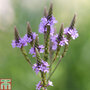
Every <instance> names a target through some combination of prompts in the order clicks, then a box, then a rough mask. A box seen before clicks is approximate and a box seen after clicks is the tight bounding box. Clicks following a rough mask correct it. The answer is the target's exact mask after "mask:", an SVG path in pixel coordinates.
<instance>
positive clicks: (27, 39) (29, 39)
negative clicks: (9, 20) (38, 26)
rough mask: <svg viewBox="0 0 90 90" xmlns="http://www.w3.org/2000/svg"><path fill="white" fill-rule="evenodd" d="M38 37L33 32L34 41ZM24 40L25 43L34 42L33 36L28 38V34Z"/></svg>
mask: <svg viewBox="0 0 90 90" xmlns="http://www.w3.org/2000/svg"><path fill="white" fill-rule="evenodd" d="M36 35H37V34H36V33H35V32H33V33H32V36H33V40H35V38H36ZM23 40H24V41H26V42H27V43H30V42H31V41H32V38H31V36H30V37H28V35H27V34H25V36H24V37H23Z"/></svg>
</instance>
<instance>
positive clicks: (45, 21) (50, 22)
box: [39, 16, 57, 35]
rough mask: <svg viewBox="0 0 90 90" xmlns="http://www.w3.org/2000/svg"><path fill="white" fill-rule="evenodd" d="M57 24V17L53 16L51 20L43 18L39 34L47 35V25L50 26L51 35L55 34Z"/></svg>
mask: <svg viewBox="0 0 90 90" xmlns="http://www.w3.org/2000/svg"><path fill="white" fill-rule="evenodd" d="M55 23H57V21H56V20H55V17H54V16H52V17H51V18H50V19H49V20H48V19H47V18H46V17H43V18H41V22H40V25H39V32H40V33H46V32H47V25H49V26H50V35H53V34H54V24H55Z"/></svg>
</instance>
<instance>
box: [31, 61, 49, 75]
mask: <svg viewBox="0 0 90 90" xmlns="http://www.w3.org/2000/svg"><path fill="white" fill-rule="evenodd" d="M48 66H49V64H48V63H47V62H45V61H43V60H41V63H40V64H36V63H35V64H34V65H33V67H32V68H33V70H35V72H36V74H38V72H39V71H41V72H44V73H46V72H47V73H48V72H49V68H48Z"/></svg>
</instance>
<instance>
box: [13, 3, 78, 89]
mask: <svg viewBox="0 0 90 90" xmlns="http://www.w3.org/2000/svg"><path fill="white" fill-rule="evenodd" d="M52 12H53V5H52V4H51V5H50V8H49V11H48V12H47V9H46V8H45V9H44V16H43V18H41V22H40V25H39V30H38V31H39V33H41V34H43V35H44V45H40V44H39V36H38V34H36V33H35V32H32V29H31V26H30V24H29V22H28V23H27V34H25V36H24V37H23V38H21V37H20V36H19V33H18V31H17V29H16V27H15V28H14V31H15V40H13V41H12V47H13V48H15V47H18V48H20V50H21V52H22V54H23V55H24V57H25V59H26V61H27V62H28V63H29V64H30V65H31V67H32V68H33V70H34V71H35V72H36V74H38V73H40V75H41V81H39V83H38V84H37V85H36V89H37V90H40V89H42V90H47V87H48V86H53V84H52V82H51V81H50V78H51V76H52V75H53V73H54V72H55V70H56V68H57V67H58V65H59V63H60V62H61V60H62V58H63V57H64V56H65V53H66V51H67V49H68V46H69V43H70V41H71V38H72V39H76V38H77V37H78V36H79V35H78V32H77V31H76V29H75V28H74V26H75V21H76V15H74V17H73V19H72V22H71V24H70V26H69V27H67V28H65V29H64V26H63V24H61V27H60V31H59V34H56V29H55V28H54V25H55V23H57V21H56V20H55V17H54V16H53V14H52ZM28 45H30V46H31V49H30V50H29V54H31V55H32V56H33V57H35V58H36V63H35V64H32V62H31V60H30V58H29V57H28V55H27V52H26V50H25V48H24V47H25V46H28ZM61 48H63V52H62V53H60V49H61ZM41 53H43V55H42V56H43V57H41ZM59 53H60V54H59ZM58 56H59V60H58V63H57V64H56V66H55V67H54V69H53V70H52V65H53V63H54V62H55V61H56V60H57V57H58ZM48 73H49V74H48ZM47 74H48V77H47Z"/></svg>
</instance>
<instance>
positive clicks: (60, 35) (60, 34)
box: [57, 24, 64, 41]
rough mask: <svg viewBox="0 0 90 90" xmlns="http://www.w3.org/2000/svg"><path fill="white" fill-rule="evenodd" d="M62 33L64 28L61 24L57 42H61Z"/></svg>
mask: <svg viewBox="0 0 90 90" xmlns="http://www.w3.org/2000/svg"><path fill="white" fill-rule="evenodd" d="M63 31H64V26H63V24H61V27H60V31H59V34H58V38H57V39H58V41H61V38H62V35H63Z"/></svg>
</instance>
